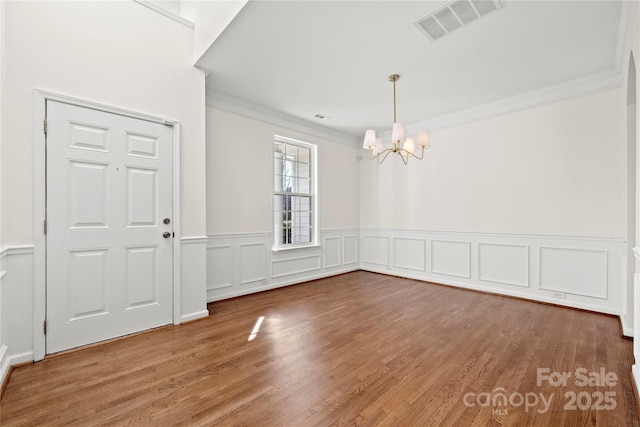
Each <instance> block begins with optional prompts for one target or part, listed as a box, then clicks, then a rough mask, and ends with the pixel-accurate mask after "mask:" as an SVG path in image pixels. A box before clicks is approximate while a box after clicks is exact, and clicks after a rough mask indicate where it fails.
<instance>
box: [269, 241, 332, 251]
mask: <svg viewBox="0 0 640 427" xmlns="http://www.w3.org/2000/svg"><path fill="white" fill-rule="evenodd" d="M319 247H320V245H319V244H317V243H309V244H304V245H289V246H274V247H272V248H271V251H272V252H283V251H291V250H294V249H308V248H319Z"/></svg>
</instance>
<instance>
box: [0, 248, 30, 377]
mask: <svg viewBox="0 0 640 427" xmlns="http://www.w3.org/2000/svg"><path fill="white" fill-rule="evenodd" d="M0 264H1V265H2V269H1V270H2V271H4V274H3V275H2V277H1V278H0V293H1V294H2V297H1V299H2V301H0V303H1V304H2V305H1V306H0V317H1V321H0V323H2V328H3V329H2V333H1V334H0V384H1V381H4V379H5V378H6V376H7V374H8V372H9V370H10V368H11V366H15V365H19V364H21V363H25V362H30V361H32V360H33V335H34V330H33V328H34V326H33V325H34V322H33V265H34V263H33V246H14V247H7V248H2V249H0Z"/></svg>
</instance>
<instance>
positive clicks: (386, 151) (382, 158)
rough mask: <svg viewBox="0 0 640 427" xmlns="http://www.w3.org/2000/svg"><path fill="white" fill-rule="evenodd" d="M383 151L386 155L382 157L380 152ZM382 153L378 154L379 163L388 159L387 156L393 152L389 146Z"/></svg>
mask: <svg viewBox="0 0 640 427" xmlns="http://www.w3.org/2000/svg"><path fill="white" fill-rule="evenodd" d="M382 153H386V154H385V155H384V157H380V154H382ZM382 153H379V154H378V164H379V165H381V164H382V162H384V161H385V160H386V158H387V157H388V156H389V153H391V150H390V149H389V148H387V149H386V150H384V151H383V152H382Z"/></svg>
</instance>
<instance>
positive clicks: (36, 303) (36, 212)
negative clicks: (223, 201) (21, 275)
mask: <svg viewBox="0 0 640 427" xmlns="http://www.w3.org/2000/svg"><path fill="white" fill-rule="evenodd" d="M47 100H50V101H57V102H62V103H66V104H71V105H76V106H78V107H84V108H91V109H94V110H99V111H104V112H107V113H112V114H119V115H122V116H127V117H131V118H135V119H141V120H147V121H150V122H155V123H162V124H165V125H170V126H173V170H172V176H173V221H174V224H173V227H174V232H175V237H174V239H173V324H174V325H178V324H180V315H181V313H180V289H181V287H180V236H181V231H180V122H178V121H177V120H170V119H165V118H163V117H159V116H153V115H149V114H144V113H139V112H136V111H131V110H126V109H123V108H118V107H113V106H110V105H105V104H100V103H97V102H92V101H87V100H83V99H79V98H74V97H71V96H67V95H61V94H57V93H53V92H48V91H44V90H40V89H34V91H33V360H34V361H38V360H42V359H44V357H45V354H46V337H45V335H44V321H45V318H46V317H45V316H46V290H47V288H46V253H47V246H46V239H45V235H44V220H45V215H46V199H45V196H46V193H45V188H46V187H45V185H46V178H47V176H46V171H45V165H46V157H45V150H44V147H45V134H44V128H43V126H44V120H45V117H46V110H45V105H46V101H47Z"/></svg>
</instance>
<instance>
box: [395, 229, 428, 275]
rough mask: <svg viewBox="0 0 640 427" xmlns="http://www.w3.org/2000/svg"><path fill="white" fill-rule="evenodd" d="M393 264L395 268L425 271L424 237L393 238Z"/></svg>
mask: <svg viewBox="0 0 640 427" xmlns="http://www.w3.org/2000/svg"><path fill="white" fill-rule="evenodd" d="M393 242H394V245H393V249H394V253H393V261H394V262H393V265H394V267H396V268H404V269H407V270H416V271H425V268H426V261H425V260H426V256H425V255H426V249H425V240H424V239H407V238H403V237H398V238H395V239H393Z"/></svg>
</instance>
